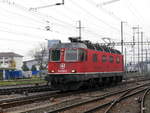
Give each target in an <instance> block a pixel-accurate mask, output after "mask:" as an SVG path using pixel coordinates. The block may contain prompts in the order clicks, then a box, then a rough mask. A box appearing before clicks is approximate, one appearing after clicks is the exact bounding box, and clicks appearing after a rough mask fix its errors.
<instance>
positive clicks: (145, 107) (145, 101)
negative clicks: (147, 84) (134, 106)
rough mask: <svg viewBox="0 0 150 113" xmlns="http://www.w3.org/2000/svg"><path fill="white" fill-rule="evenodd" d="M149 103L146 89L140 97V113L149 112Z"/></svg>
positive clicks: (149, 96) (149, 91) (149, 97)
mask: <svg viewBox="0 0 150 113" xmlns="http://www.w3.org/2000/svg"><path fill="white" fill-rule="evenodd" d="M149 101H150V88H148V89H147V90H146V91H145V92H144V94H143V96H142V101H141V111H140V113H149V112H150V104H149Z"/></svg>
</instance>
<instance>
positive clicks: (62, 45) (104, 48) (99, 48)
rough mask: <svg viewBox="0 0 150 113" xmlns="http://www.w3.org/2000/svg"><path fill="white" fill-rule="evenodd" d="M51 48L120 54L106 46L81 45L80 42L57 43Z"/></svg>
mask: <svg viewBox="0 0 150 113" xmlns="http://www.w3.org/2000/svg"><path fill="white" fill-rule="evenodd" d="M52 48H57V49H60V48H85V49H92V50H97V51H103V52H108V53H115V54H121V52H120V51H118V50H116V49H113V48H110V47H107V46H100V45H99V44H87V43H81V42H73V43H58V44H54V45H53V46H52Z"/></svg>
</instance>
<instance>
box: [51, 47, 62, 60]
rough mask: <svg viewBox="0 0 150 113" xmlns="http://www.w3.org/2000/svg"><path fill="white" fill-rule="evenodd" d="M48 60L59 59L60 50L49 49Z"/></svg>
mask: <svg viewBox="0 0 150 113" xmlns="http://www.w3.org/2000/svg"><path fill="white" fill-rule="evenodd" d="M50 60H51V61H60V50H59V49H53V50H51V51H50Z"/></svg>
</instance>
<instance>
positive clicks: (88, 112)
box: [83, 88, 147, 113]
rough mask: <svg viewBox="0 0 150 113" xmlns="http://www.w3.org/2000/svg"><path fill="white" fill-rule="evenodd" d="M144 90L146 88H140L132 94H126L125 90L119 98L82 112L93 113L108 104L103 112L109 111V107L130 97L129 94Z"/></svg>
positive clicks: (107, 112)
mask: <svg viewBox="0 0 150 113" xmlns="http://www.w3.org/2000/svg"><path fill="white" fill-rule="evenodd" d="M145 90H147V88H144V89H141V90H139V91H136V92H134V93H132V94H129V95H126V94H128V91H127V92H125V93H124V94H123V95H122V96H120V98H117V99H116V100H113V101H110V102H108V103H109V104H108V103H107V105H106V104H103V105H99V106H96V107H94V108H92V109H89V110H87V111H85V112H83V113H94V112H96V111H97V110H99V109H101V108H104V107H106V106H108V105H110V106H109V107H108V108H107V109H106V111H105V112H104V113H109V111H110V110H111V108H112V107H113V106H114V105H115V104H116V103H118V102H120V101H122V100H124V99H126V98H128V97H131V96H133V95H136V94H138V93H141V92H143V91H145ZM104 105H105V106H104ZM103 106H104V107H103Z"/></svg>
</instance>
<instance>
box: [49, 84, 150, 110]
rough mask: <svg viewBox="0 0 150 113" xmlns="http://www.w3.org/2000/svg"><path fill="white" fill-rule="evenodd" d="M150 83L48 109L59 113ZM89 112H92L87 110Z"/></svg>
mask: <svg viewBox="0 0 150 113" xmlns="http://www.w3.org/2000/svg"><path fill="white" fill-rule="evenodd" d="M149 84H150V83H146V84H143V85H139V86H136V87H134V88H128V89H126V90H119V91H117V92H110V93H106V94H104V95H101V96H100V97H95V98H94V99H89V100H85V101H81V102H79V103H74V104H72V105H69V106H64V107H61V108H58V109H55V110H52V111H48V112H47V113H57V112H61V111H64V110H67V109H70V108H73V107H77V106H80V105H84V104H88V103H91V102H94V101H98V100H102V99H104V98H107V97H110V96H113V95H116V94H119V93H123V92H126V91H128V90H133V89H136V88H140V87H143V86H146V85H149ZM112 102H113V101H111V102H108V103H106V104H104V105H103V106H106V105H109V104H111V103H112ZM87 113H90V112H87Z"/></svg>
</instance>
